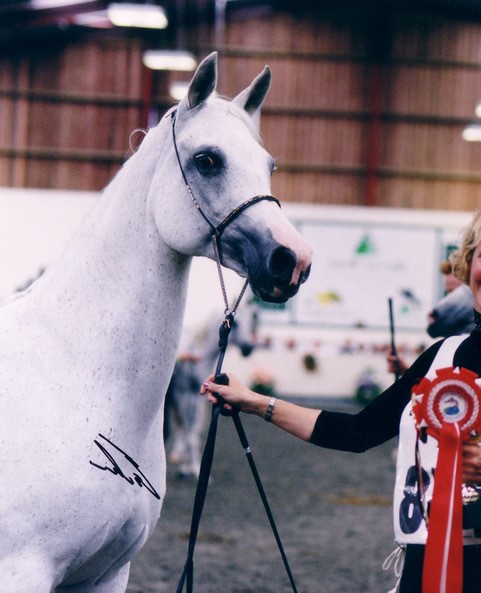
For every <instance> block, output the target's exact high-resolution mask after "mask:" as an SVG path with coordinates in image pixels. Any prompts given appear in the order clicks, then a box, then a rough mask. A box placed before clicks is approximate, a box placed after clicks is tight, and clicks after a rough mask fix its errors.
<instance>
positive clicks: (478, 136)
mask: <svg viewBox="0 0 481 593" xmlns="http://www.w3.org/2000/svg"><path fill="white" fill-rule="evenodd" d="M462 136H463V140H466V141H467V142H481V124H471V125H469V126H466V127H465V128H464V130H463V133H462Z"/></svg>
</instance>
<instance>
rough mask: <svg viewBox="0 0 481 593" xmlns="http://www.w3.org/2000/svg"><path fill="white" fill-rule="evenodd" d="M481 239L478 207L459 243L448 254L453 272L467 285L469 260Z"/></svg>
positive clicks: (480, 209) (480, 216)
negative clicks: (456, 248)
mask: <svg viewBox="0 0 481 593" xmlns="http://www.w3.org/2000/svg"><path fill="white" fill-rule="evenodd" d="M480 241H481V208H478V209H477V210H476V211H475V213H474V215H473V218H472V220H471V222H470V223H469V224H468V226H467V227H466V228H465V229H464V231H463V234H462V238H461V245H460V246H459V249H458V250H457V251H454V252H453V253H451V255H450V256H449V260H450V262H451V265H452V266H453V274H454V276H455V277H456V278H457V279H458V280H461V282H464V283H465V284H468V285H469V275H470V273H471V262H472V260H473V253H474V250H475V249H476V246H477V245H478V244H479V243H480Z"/></svg>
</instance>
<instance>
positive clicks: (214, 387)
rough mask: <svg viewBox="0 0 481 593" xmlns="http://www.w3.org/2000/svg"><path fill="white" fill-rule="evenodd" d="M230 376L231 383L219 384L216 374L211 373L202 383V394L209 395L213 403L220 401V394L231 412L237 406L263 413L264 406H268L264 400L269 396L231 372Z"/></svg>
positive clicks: (244, 409)
mask: <svg viewBox="0 0 481 593" xmlns="http://www.w3.org/2000/svg"><path fill="white" fill-rule="evenodd" d="M228 377H229V385H219V384H217V383H214V375H209V377H207V379H206V380H205V381H204V382H203V383H202V387H201V389H200V393H201V395H207V399H208V400H209V401H210V402H211V403H212V404H217V403H218V401H219V398H218V397H217V396H218V395H220V396H221V397H222V399H223V400H224V402H225V403H224V409H225V410H226V411H229V412H230V411H232V410H233V408H234V406H236V407H237V409H240V411H241V412H245V413H246V414H258V415H259V414H261V413H262V406H264V408H265V407H267V403H264V400H267V401H268V399H269V398H267V397H266V396H263V395H261V394H259V393H256V392H254V391H251V390H250V389H249V388H248V387H246V386H245V385H244V384H243V383H242V382H241V381H239V379H238V378H237V377H236V376H235V375H232V374H229V375H228Z"/></svg>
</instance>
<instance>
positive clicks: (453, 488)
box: [412, 367, 481, 593]
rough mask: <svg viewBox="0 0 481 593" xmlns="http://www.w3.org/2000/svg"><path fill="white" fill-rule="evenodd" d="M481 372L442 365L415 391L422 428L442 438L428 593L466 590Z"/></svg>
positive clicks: (428, 548) (427, 569)
mask: <svg viewBox="0 0 481 593" xmlns="http://www.w3.org/2000/svg"><path fill="white" fill-rule="evenodd" d="M477 378H478V375H476V373H473V372H472V371H469V370H467V369H464V368H454V367H447V368H442V369H438V370H437V371H436V376H435V378H434V379H432V380H429V379H427V378H424V379H423V380H422V381H421V382H420V383H419V384H418V385H416V386H415V387H414V388H413V390H412V398H413V412H414V416H415V419H416V425H417V429H418V431H419V432H421V433H423V432H424V430H426V431H427V433H428V434H429V435H430V436H432V437H434V438H435V439H437V441H438V447H439V452H438V461H437V463H436V475H435V480H434V488H433V498H432V501H431V510H430V513H429V525H428V537H427V542H426V552H425V555H424V567H423V587H422V590H423V593H461V592H462V588H463V531H462V514H463V503H462V496H461V487H462V465H463V461H462V456H463V453H462V442H463V441H465V440H467V439H469V437H470V434H472V433H474V432H477V431H479V430H480V428H481V417H480V416H481V413H480V409H481V405H480V401H481V388H480V387H478V385H477V383H476V379H477Z"/></svg>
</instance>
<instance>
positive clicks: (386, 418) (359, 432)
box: [309, 341, 442, 453]
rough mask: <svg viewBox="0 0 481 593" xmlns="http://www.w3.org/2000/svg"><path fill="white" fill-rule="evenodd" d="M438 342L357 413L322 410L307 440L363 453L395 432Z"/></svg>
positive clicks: (327, 446) (316, 443)
mask: <svg viewBox="0 0 481 593" xmlns="http://www.w3.org/2000/svg"><path fill="white" fill-rule="evenodd" d="M441 344H442V341H440V342H436V344H434V345H433V346H431V347H430V348H429V349H428V350H426V351H425V352H423V354H421V356H420V357H419V358H418V359H417V360H416V361H415V362H414V363H413V365H412V366H411V368H410V369H409V370H408V371H406V373H405V374H404V375H403V376H402V377H401V378H400V379H399V380H398V381H396V383H394V384H393V385H391V386H390V387H389V388H388V389H386V390H385V391H384V392H383V393H381V395H379V397H377V398H376V399H375V400H373V401H372V402H371V403H370V404H368V405H367V406H366V407H365V408H364V409H363V410H361V411H360V412H359V413H358V414H346V413H341V412H329V411H326V410H323V411H322V412H321V413H320V414H319V416H318V417H317V421H316V424H315V426H314V430H313V432H312V436H311V438H310V439H309V442H310V443H312V444H314V445H318V446H319V447H326V448H328V449H338V450H340V451H352V452H355V453H362V452H363V451H366V450H367V449H370V448H372V447H376V446H377V445H380V444H381V443H384V442H386V441H388V440H389V439H392V438H393V437H395V436H397V435H398V433H399V421H400V419H401V415H402V413H403V410H404V408H405V407H406V405H407V404H408V402H409V399H410V397H411V389H412V387H413V386H414V385H416V384H417V383H418V382H419V381H420V380H421V379H422V378H423V377H424V375H425V374H426V373H427V371H428V370H429V367H430V366H431V363H432V361H433V360H434V357H435V356H436V354H437V352H438V350H439V348H440V346H441Z"/></svg>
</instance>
